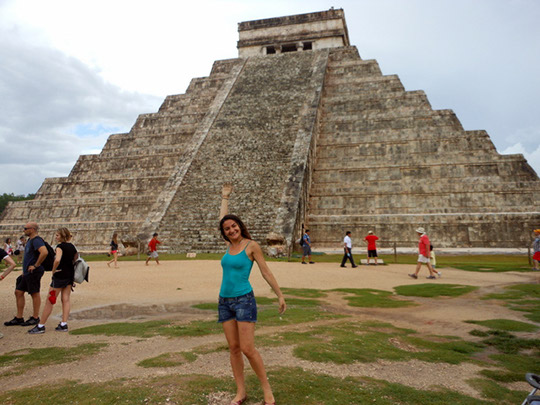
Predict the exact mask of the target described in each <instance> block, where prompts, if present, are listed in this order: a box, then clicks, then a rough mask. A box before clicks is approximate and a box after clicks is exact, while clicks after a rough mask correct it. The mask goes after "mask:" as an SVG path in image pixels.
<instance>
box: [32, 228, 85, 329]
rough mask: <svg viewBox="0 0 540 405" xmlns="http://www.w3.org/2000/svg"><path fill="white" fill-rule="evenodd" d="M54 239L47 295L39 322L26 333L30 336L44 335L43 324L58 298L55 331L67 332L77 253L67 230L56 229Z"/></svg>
mask: <svg viewBox="0 0 540 405" xmlns="http://www.w3.org/2000/svg"><path fill="white" fill-rule="evenodd" d="M55 239H56V242H57V245H56V250H55V256H54V263H53V268H52V279H51V285H50V288H49V294H48V295H47V300H46V301H45V306H44V308H43V313H42V314H41V320H40V321H39V323H38V324H37V325H36V326H34V327H33V328H32V329H30V330H29V331H28V333H30V334H31V335H37V334H41V333H45V323H46V322H47V320H48V319H49V316H50V315H51V312H52V309H53V306H54V304H56V301H57V299H58V298H60V299H61V300H62V321H61V322H60V323H59V324H58V326H57V327H56V329H55V330H56V331H58V332H67V331H68V325H67V321H68V317H69V311H70V309H71V291H72V289H73V277H74V275H75V267H74V262H75V260H77V258H78V253H77V249H76V248H75V246H74V245H73V244H72V243H71V242H70V240H71V233H70V232H69V230H68V229H67V228H60V229H58V230H57V231H56V234H55Z"/></svg>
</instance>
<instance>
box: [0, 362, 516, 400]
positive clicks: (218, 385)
mask: <svg viewBox="0 0 540 405" xmlns="http://www.w3.org/2000/svg"><path fill="white" fill-rule="evenodd" d="M269 378H270V381H271V383H272V388H273V390H274V393H275V397H276V402H277V403H282V404H302V405H338V404H339V405H341V404H367V403H377V404H382V405H393V404H397V403H399V404H402V405H417V404H423V405H424V404H425V405H438V404H455V405H489V404H491V403H492V401H483V400H480V399H476V398H472V397H470V396H467V395H463V394H460V393H458V392H455V391H451V390H448V389H445V388H440V387H439V388H437V389H436V390H421V389H417V388H412V387H408V386H405V385H401V384H396V383H389V382H386V381H382V380H376V379H372V378H358V377H346V378H339V377H332V376H328V375H324V374H316V373H313V372H308V371H305V370H302V369H300V368H277V369H275V370H270V371H269ZM246 383H247V386H248V388H249V396H250V398H252V402H253V403H259V402H260V401H262V391H261V389H260V385H259V383H258V380H257V378H256V376H255V375H254V373H251V372H248V373H247V378H246ZM473 383H474V384H477V386H478V387H479V389H481V390H482V391H483V392H484V391H485V392H486V397H487V398H489V399H491V398H494V396H495V397H496V398H497V400H498V401H497V403H498V404H502V405H507V404H515V403H519V399H523V398H525V396H526V394H527V393H526V392H519V391H511V390H508V389H505V388H502V387H498V386H496V385H495V384H491V383H490V382H489V381H486V380H475V381H473ZM234 392H235V388H234V383H233V381H232V378H230V377H222V378H215V377H209V376H202V375H188V376H180V375H170V376H164V377H155V378H145V379H140V380H116V381H112V382H106V383H99V384H77V383H75V382H67V383H61V384H55V385H54V386H38V387H33V388H28V389H22V390H15V391H9V392H7V393H2V394H0V401H1V403H3V404H6V405H26V404H28V403H41V402H42V400H43V398H47V400H48V401H50V402H51V403H55V404H58V405H67V404H70V405H71V404H74V403H77V404H87V405H90V404H98V405H102V404H104V405H113V404H119V403H122V404H127V405H130V404H141V403H150V404H167V403H177V404H178V403H186V404H192V405H206V404H207V403H208V398H209V395H210V394H212V393H224V394H225V396H227V393H229V395H230V399H232V398H233V397H234ZM250 403H251V402H250Z"/></svg>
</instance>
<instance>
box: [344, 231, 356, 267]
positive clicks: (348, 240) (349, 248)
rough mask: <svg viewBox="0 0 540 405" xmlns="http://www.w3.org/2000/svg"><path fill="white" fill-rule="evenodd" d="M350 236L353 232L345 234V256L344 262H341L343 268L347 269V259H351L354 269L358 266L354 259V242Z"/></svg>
mask: <svg viewBox="0 0 540 405" xmlns="http://www.w3.org/2000/svg"><path fill="white" fill-rule="evenodd" d="M350 235H351V231H347V232H345V237H344V238H343V250H344V252H345V254H344V255H343V260H342V261H341V267H347V266H345V263H346V262H347V259H349V260H350V261H351V264H352V266H353V268H355V267H358V266H357V265H356V264H354V259H353V256H352V240H351V236H350Z"/></svg>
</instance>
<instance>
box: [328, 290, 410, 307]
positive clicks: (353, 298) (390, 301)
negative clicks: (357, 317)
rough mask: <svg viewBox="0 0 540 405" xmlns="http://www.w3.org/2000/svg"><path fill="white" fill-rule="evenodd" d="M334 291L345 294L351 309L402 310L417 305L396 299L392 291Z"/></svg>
mask: <svg viewBox="0 0 540 405" xmlns="http://www.w3.org/2000/svg"><path fill="white" fill-rule="evenodd" d="M332 291H338V292H342V293H345V294H348V295H347V296H345V297H344V298H345V300H347V301H348V302H349V305H350V306H351V307H364V308H374V307H377V308H401V307H407V306H411V305H416V303H414V302H412V301H404V300H397V299H395V294H393V293H392V292H390V291H382V290H374V289H371V288H337V289H335V290H332Z"/></svg>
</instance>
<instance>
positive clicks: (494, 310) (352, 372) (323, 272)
mask: <svg viewBox="0 0 540 405" xmlns="http://www.w3.org/2000/svg"><path fill="white" fill-rule="evenodd" d="M271 268H272V270H273V272H274V273H275V275H276V278H277V279H278V281H279V283H280V285H281V286H282V287H289V288H316V289H332V288H342V287H347V288H374V289H380V290H388V291H391V290H392V289H393V287H395V286H397V285H406V284H416V283H423V282H433V283H440V282H444V283H452V284H466V285H474V286H478V287H480V288H481V292H480V293H481V294H485V293H488V292H492V291H498V290H500V289H502V288H503V286H506V285H509V284H514V283H525V282H528V283H534V282H536V283H538V282H540V275H538V274H537V273H474V272H465V271H459V270H453V269H443V278H442V279H440V280H425V279H419V280H412V279H410V278H409V277H407V273H408V272H411V270H412V269H413V266H411V265H388V266H379V267H374V266H372V267H367V266H362V267H359V268H357V269H354V270H353V269H351V268H347V269H341V268H339V266H338V265H337V264H326V263H317V264H314V265H310V266H305V265H301V264H300V263H271ZM90 277H91V282H90V283H89V284H84V285H81V286H78V287H77V288H76V291H75V292H74V293H73V295H72V301H73V306H72V315H73V316H72V320H71V321H70V323H69V325H70V327H71V328H79V327H82V326H87V325H94V324H99V323H103V322H109V321H124V320H149V319H156V318H160V317H167V318H168V319H169V318H173V319H179V320H183V321H186V322H187V321H190V320H193V319H202V318H206V319H215V315H214V314H207V313H202V312H200V311H197V310H194V309H192V308H191V307H190V306H191V305H192V304H193V303H199V302H214V301H215V300H216V296H217V291H218V288H219V284H220V281H221V272H220V264H219V262H218V261H177V262H174V261H163V262H162V264H161V265H159V266H156V265H155V264H154V263H152V264H151V265H150V266H145V265H144V262H120V268H119V269H112V268H107V266H106V265H105V263H91V273H90ZM15 278H16V275H15V274H12V275H11V276H9V277H8V278H7V279H6V280H4V281H3V282H1V283H0V319H1V320H2V321H4V320H9V319H11V318H12V317H13V314H14V309H15V301H14V297H13V287H14V282H15ZM49 280H50V275H49V274H47V275H46V276H45V279H44V281H43V282H42V286H46V285H48V284H49ZM251 281H252V284H253V287H254V290H255V293H256V295H258V296H268V297H271V296H272V293H271V291H270V289H269V287H268V286H267V285H266V283H265V282H264V280H263V279H262V277H261V275H260V273H259V271H258V269H257V267H256V266H254V270H253V274H252V278H251ZM43 290H46V289H45V288H43ZM477 294H479V293H477ZM43 296H44V294H43ZM475 298H476V297H475V293H472V294H471V295H469V296H466V297H461V298H452V299H444V298H440V299H437V300H433V299H418V298H415V301H417V302H419V303H420V304H421V305H420V306H417V307H407V308H393V309H382V308H369V309H368V308H351V307H349V306H347V305H346V302H345V301H344V300H343V298H342V297H341V296H340V295H339V294H329V296H328V297H327V298H326V299H325V305H327V306H328V307H329V308H331V309H334V310H336V311H340V312H346V313H348V314H350V315H351V316H352V319H356V320H368V319H377V320H380V321H384V322H390V323H392V324H394V325H395V326H398V327H407V328H413V329H415V330H417V331H418V332H420V333H429V334H440V335H455V336H462V337H467V336H469V335H468V331H469V330H470V329H471V328H472V327H471V325H469V324H465V323H463V321H464V320H467V319H476V320H482V319H492V318H506V319H515V320H522V321H523V320H524V318H523V317H522V315H521V314H520V313H517V312H513V311H510V310H508V309H507V308H505V307H503V306H501V305H498V304H497V303H496V302H493V301H479V300H477V299H475ZM30 305H31V303H30V301H28V300H27V308H26V311H25V316H26V317H27V316H29V314H30ZM59 312H60V306H59V305H57V306H56V307H55V311H54V312H53V314H55V315H58V314H59ZM57 322H58V318H57V317H56V316H55V317H53V318H52V319H50V320H49V322H48V323H47V328H48V330H47V333H45V334H43V335H38V336H32V335H28V334H27V333H26V332H27V330H28V329H29V328H22V327H18V326H17V327H5V326H3V325H1V326H0V331H1V332H2V333H3V334H4V338H3V339H2V340H1V341H0V343H1V345H0V353H2V354H4V353H8V352H11V351H13V350H18V349H24V348H38V347H49V346H60V347H72V346H76V345H78V344H82V343H88V342H104V343H108V346H107V347H106V348H105V349H104V350H102V351H101V352H100V353H99V354H97V355H94V356H89V357H88V358H86V359H84V360H81V361H80V362H75V363H68V364H64V365H53V366H48V367H47V372H46V373H45V372H44V370H43V369H42V368H33V369H31V370H29V371H28V372H27V373H25V375H24V378H21V376H14V377H6V378H3V379H2V384H1V387H2V388H1V390H2V391H4V390H9V389H14V388H21V387H23V386H30V385H33V384H42V383H47V382H53V381H59V380H65V379H76V380H80V381H82V382H97V381H109V380H113V379H116V378H131V377H134V378H140V377H147V376H159V375H165V374H184V373H185V374H191V373H202V374H208V375H216V376H222V375H228V374H230V369H229V364H228V354H227V353H226V352H218V353H212V354H208V355H204V356H200V357H199V358H198V360H196V361H195V362H194V363H190V364H186V365H181V366H177V367H170V368H158V369H156V368H142V367H139V366H137V365H136V363H137V362H139V361H140V360H144V359H147V358H150V357H155V356H158V355H159V354H162V353H170V352H180V351H186V350H191V349H193V348H194V347H197V346H201V345H208V344H210V345H216V346H217V345H223V344H224V343H225V342H224V338H223V336H222V335H212V336H205V337H198V338H182V339H168V338H164V337H161V336H157V337H153V338H148V339H139V338H132V337H106V336H98V337H96V336H76V335H71V334H60V333H57V332H55V331H54V327H55V326H56V324H57ZM328 322H332V321H328ZM305 327H307V326H306V325H302V324H301V325H291V326H289V327H287V328H290V329H299V330H302V329H303V328H305ZM274 330H276V328H271V327H265V326H264V325H263V324H261V325H259V326H258V330H257V334H265V333H270V332H272V331H274ZM291 350H292V348H291V347H278V348H263V349H262V350H261V353H262V355H263V357H264V358H265V361H266V363H267V367H268V368H272V367H278V366H280V367H281V366H300V367H303V368H305V369H306V370H313V371H315V372H318V373H328V374H331V375H334V376H341V377H345V376H370V377H374V378H381V379H385V380H388V381H393V382H398V383H401V384H406V385H409V386H412V387H417V388H426V387H428V386H430V385H432V384H433V383H434V381H436V382H437V383H438V384H440V385H444V386H447V387H448V388H451V389H455V390H458V391H460V392H463V393H465V394H468V395H476V393H475V392H474V390H473V389H472V388H471V387H470V386H469V385H468V384H466V382H465V380H467V379H469V378H472V377H474V376H475V375H476V373H477V372H478V370H479V368H478V367H477V366H474V365H472V364H462V365H457V366H453V365H447V364H430V363H423V362H420V361H410V362H397V363H396V362H391V363H390V362H386V361H378V362H377V363H374V364H361V363H358V364H353V365H346V366H343V365H339V366H338V365H328V364H324V365H321V364H319V363H312V362H307V361H303V360H298V359H296V358H293V356H292V354H291ZM81 363H82V364H81ZM449 376H451V377H452V378H448V377H449ZM523 389H525V390H526V389H527V386H526V385H524V386H523ZM216 403H219V402H216Z"/></svg>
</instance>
